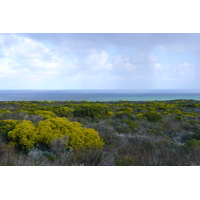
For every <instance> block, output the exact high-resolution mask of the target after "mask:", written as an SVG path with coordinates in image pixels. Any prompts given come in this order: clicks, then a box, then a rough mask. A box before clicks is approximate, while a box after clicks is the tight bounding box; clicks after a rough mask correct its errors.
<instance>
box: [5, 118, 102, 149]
mask: <svg viewBox="0 0 200 200" xmlns="http://www.w3.org/2000/svg"><path fill="white" fill-rule="evenodd" d="M66 136H68V137H69V141H66V144H65V147H66V148H69V147H72V148H73V149H80V148H93V147H95V148H99V149H101V148H102V146H103V144H104V142H103V140H102V139H101V138H100V137H99V135H98V133H97V132H96V131H95V130H94V129H88V128H84V127H82V126H81V124H79V123H78V122H70V121H69V120H68V119H66V118H58V117H57V118H48V119H46V120H44V121H40V122H39V123H38V124H37V126H35V125H34V124H33V123H32V122H31V121H28V120H23V121H21V122H19V123H18V124H16V126H15V127H14V128H13V130H12V131H9V132H8V138H9V140H10V142H9V146H12V147H15V148H18V149H31V148H33V147H34V146H35V145H36V144H39V145H46V146H50V144H51V142H52V141H53V140H54V139H61V138H63V137H66Z"/></svg>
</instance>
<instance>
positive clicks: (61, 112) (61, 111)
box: [54, 107, 73, 117]
mask: <svg viewBox="0 0 200 200" xmlns="http://www.w3.org/2000/svg"><path fill="white" fill-rule="evenodd" d="M54 112H55V113H56V114H57V115H58V116H59V117H66V116H68V115H70V114H71V113H72V112H73V110H72V109H71V108H68V107H58V108H56V109H54Z"/></svg>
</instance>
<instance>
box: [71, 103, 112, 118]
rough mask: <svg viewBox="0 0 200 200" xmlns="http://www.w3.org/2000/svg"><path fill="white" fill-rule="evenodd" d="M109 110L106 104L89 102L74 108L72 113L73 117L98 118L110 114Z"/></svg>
mask: <svg viewBox="0 0 200 200" xmlns="http://www.w3.org/2000/svg"><path fill="white" fill-rule="evenodd" d="M110 111H111V110H110V108H109V107H108V106H106V105H101V104H91V105H84V106H83V107H82V108H78V109H76V110H75V111H74V112H73V114H74V116H75V117H91V118H99V117H108V116H110V115H111V114H112V113H111V112H110Z"/></svg>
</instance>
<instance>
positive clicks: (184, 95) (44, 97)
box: [0, 90, 200, 101]
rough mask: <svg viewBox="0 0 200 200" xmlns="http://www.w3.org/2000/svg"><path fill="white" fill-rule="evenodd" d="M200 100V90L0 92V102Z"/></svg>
mask: <svg viewBox="0 0 200 200" xmlns="http://www.w3.org/2000/svg"><path fill="white" fill-rule="evenodd" d="M174 99H193V100H200V90H0V101H22V100H25V101H54V100H56V101H70V100H75V101H82V100H87V101H119V100H124V101H154V100H157V101H163V100H174Z"/></svg>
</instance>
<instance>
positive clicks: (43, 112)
mask: <svg viewBox="0 0 200 200" xmlns="http://www.w3.org/2000/svg"><path fill="white" fill-rule="evenodd" d="M33 114H35V115H41V116H43V117H44V118H45V119H48V118H51V117H56V115H55V113H53V112H51V111H46V110H36V111H34V113H33Z"/></svg>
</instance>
